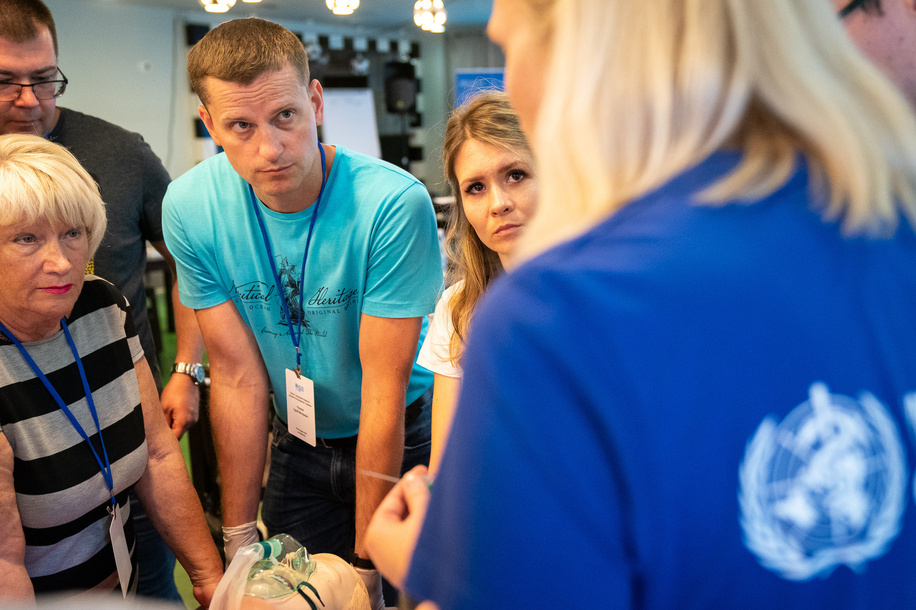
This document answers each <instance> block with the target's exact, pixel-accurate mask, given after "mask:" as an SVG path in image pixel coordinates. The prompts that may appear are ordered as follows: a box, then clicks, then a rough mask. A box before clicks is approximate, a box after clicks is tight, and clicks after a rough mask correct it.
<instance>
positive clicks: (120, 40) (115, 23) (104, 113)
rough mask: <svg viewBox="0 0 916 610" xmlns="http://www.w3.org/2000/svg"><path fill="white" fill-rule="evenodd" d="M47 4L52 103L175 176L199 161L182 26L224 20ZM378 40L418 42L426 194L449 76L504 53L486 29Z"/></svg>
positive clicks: (62, 1)
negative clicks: (57, 90) (135, 139)
mask: <svg viewBox="0 0 916 610" xmlns="http://www.w3.org/2000/svg"><path fill="white" fill-rule="evenodd" d="M313 1H317V0H313ZM45 2H46V4H47V5H48V8H50V9H51V12H52V13H53V14H54V20H55V23H56V24H57V36H58V40H59V43H60V67H61V69H62V70H63V71H64V72H65V73H66V75H67V78H68V79H69V80H70V84H69V85H68V87H67V93H66V94H65V95H64V96H63V97H62V98H60V100H59V104H60V105H61V106H65V107H68V108H73V109H74V110H79V111H82V112H86V113H89V114H93V115H95V116H98V117H101V118H103V119H105V120H108V121H111V122H112V123H115V124H117V125H120V126H122V127H124V128H126V129H130V130H131V131H136V132H138V133H140V134H141V135H142V136H143V137H144V138H145V139H146V141H147V142H149V144H150V146H151V147H152V148H153V150H154V151H155V152H156V154H157V155H159V157H160V158H161V159H162V160H163V163H164V164H165V166H166V168H167V169H168V170H169V172H170V173H171V174H172V176H178V175H180V174H181V173H183V172H185V171H186V170H188V169H189V168H190V167H191V166H193V164H194V163H195V162H196V160H197V159H198V157H199V153H198V151H197V150H196V149H195V147H196V146H197V145H196V144H195V142H194V139H193V138H194V134H193V118H194V117H195V116H196V111H195V108H196V101H195V98H194V97H193V95H191V94H190V92H189V87H188V82H187V75H186V73H185V60H186V51H187V50H186V48H185V40H184V36H185V33H184V24H185V22H186V21H190V22H192V23H209V24H210V25H216V24H218V23H220V22H222V21H224V20H225V19H227V18H230V17H228V16H208V15H202V14H200V13H187V12H185V11H176V10H172V9H164V8H151V7H142V6H135V5H123V4H116V3H113V2H110V1H106V0H45ZM235 16H236V17H239V16H242V15H241V14H237V15H235ZM281 23H282V24H283V25H285V26H286V27H289V28H290V29H292V30H294V31H300V32H302V31H314V30H316V26H315V25H314V24H303V23H296V22H292V23H290V22H281ZM317 29H318V30H319V31H320V33H322V34H335V33H340V34H344V35H354V34H355V35H359V36H372V35H373V33H372V32H367V31H365V30H361V31H359V32H354V31H352V30H348V29H347V28H339V27H338V28H334V27H329V26H325V25H322V26H320V27H318V28H317ZM384 35H385V36H387V37H388V38H391V39H398V38H404V37H406V38H410V39H413V40H415V41H419V43H420V45H421V58H420V62H419V64H420V65H419V66H418V70H417V73H418V76H419V77H420V78H421V79H422V91H421V95H420V105H421V107H420V110H421V112H422V113H423V127H422V128H421V129H418V130H415V131H414V135H413V143H414V144H415V145H420V146H423V148H424V151H425V157H426V161H425V162H421V163H416V164H414V165H413V166H412V170H413V171H414V173H416V174H417V176H418V177H419V178H420V179H421V180H423V181H424V182H426V183H427V185H428V186H429V187H430V188H431V189H432V190H434V191H441V190H442V189H443V185H442V181H441V166H440V162H439V157H440V156H441V147H442V132H443V130H444V126H445V118H446V116H447V113H448V112H449V110H450V109H451V104H452V102H453V97H454V91H453V89H454V82H455V81H454V71H455V70H456V69H458V68H479V67H490V66H493V65H502V64H501V63H500V62H501V61H502V56H501V55H500V54H499V53H498V51H496V52H495V53H494V50H493V49H495V47H493V45H491V44H490V43H489V42H488V41H486V37H485V35H484V34H483V28H481V29H480V30H479V31H464V32H459V33H451V32H447V33H446V35H445V36H443V35H438V34H429V33H424V32H420V31H419V30H416V31H414V28H410V29H409V30H408V31H403V32H386V33H385V34H384Z"/></svg>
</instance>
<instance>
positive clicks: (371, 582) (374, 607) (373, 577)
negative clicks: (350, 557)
mask: <svg viewBox="0 0 916 610" xmlns="http://www.w3.org/2000/svg"><path fill="white" fill-rule="evenodd" d="M356 573H357V574H359V577H360V578H362V579H363V584H364V585H366V592H368V593H369V609H370V610H385V598H384V597H383V596H382V575H381V574H379V573H378V570H367V569H365V568H356Z"/></svg>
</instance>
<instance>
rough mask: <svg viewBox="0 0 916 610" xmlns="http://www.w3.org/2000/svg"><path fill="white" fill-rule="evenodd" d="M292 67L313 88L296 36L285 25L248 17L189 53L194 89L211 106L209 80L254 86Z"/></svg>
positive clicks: (214, 31)
mask: <svg viewBox="0 0 916 610" xmlns="http://www.w3.org/2000/svg"><path fill="white" fill-rule="evenodd" d="M286 66H292V67H293V68H295V70H296V72H297V73H298V74H299V82H301V83H302V84H303V85H306V86H307V85H308V84H309V58H308V54H307V53H306V51H305V47H304V46H303V45H302V41H301V40H299V39H298V38H297V37H296V35H295V34H293V33H292V32H290V31H289V30H287V29H286V28H285V27H283V26H282V25H279V24H276V23H273V22H272V21H267V20H266V19H258V18H257V17H246V18H244V19H234V20H231V21H226V22H225V23H221V24H220V25H218V26H217V27H215V28H213V29H212V30H210V31H209V32H207V34H206V35H205V36H204V37H203V38H201V39H200V41H199V42H198V43H197V44H195V45H194V47H193V48H192V49H191V52H190V53H188V78H189V79H190V81H191V89H192V90H193V91H194V93H196V94H197V97H199V98H200V101H201V102H203V103H204V105H206V104H207V90H206V87H204V81H205V80H206V78H207V77H208V76H209V77H212V78H215V79H218V80H222V81H226V82H230V83H238V84H240V85H250V84H251V83H253V82H254V81H255V80H256V79H257V78H258V77H259V76H261V75H262V74H265V73H268V72H277V71H279V70H282V69H283V68H285V67H286Z"/></svg>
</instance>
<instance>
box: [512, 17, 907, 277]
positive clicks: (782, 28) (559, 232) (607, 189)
mask: <svg viewBox="0 0 916 610" xmlns="http://www.w3.org/2000/svg"><path fill="white" fill-rule="evenodd" d="M525 1H527V2H529V3H531V4H532V5H534V8H535V9H536V10H535V11H533V12H534V13H535V14H537V15H538V17H537V18H538V19H540V20H541V21H540V23H537V24H535V27H538V28H540V29H542V31H543V33H542V38H543V40H544V44H545V45H548V49H549V53H548V54H549V57H550V59H549V62H548V64H549V65H546V66H544V71H545V73H546V74H549V75H551V76H550V81H549V87H547V88H546V90H545V91H544V92H543V95H542V97H541V98H540V106H539V108H538V116H537V120H536V122H535V125H534V128H533V131H534V134H533V136H532V143H533V145H534V150H535V152H536V155H537V158H538V163H539V165H540V166H541V167H549V168H550V171H549V172H542V173H541V175H540V176H539V181H540V201H541V205H540V206H539V209H538V213H537V214H536V215H535V217H534V218H533V220H532V221H531V223H530V224H529V225H528V227H527V230H526V233H525V235H524V236H523V237H522V238H521V240H520V243H519V245H518V248H517V254H518V255H519V259H525V258H528V257H530V256H533V255H535V254H537V253H539V252H541V251H543V250H545V249H547V248H549V247H550V246H552V245H555V244H557V243H558V242H560V241H563V240H565V239H568V238H570V237H573V236H575V235H577V234H580V233H581V232H583V231H585V230H587V229H588V228H590V227H591V226H593V225H595V224H596V223H598V222H600V221H601V220H603V219H605V218H607V217H608V216H609V215H611V214H613V213H614V212H615V211H617V210H618V209H620V208H621V207H623V206H625V205H626V204H627V203H628V202H630V201H632V200H633V199H635V198H638V197H639V196H641V195H643V194H644V193H646V192H648V191H650V190H652V189H654V188H656V187H658V186H660V185H661V184H663V183H665V182H666V181H668V180H669V179H671V178H672V177H674V176H675V175H677V174H679V173H681V172H683V171H684V170H685V169H688V168H689V167H691V166H694V165H696V164H697V163H699V162H700V161H702V160H703V159H705V158H706V157H707V156H709V155H710V154H711V153H713V152H714V151H716V150H718V149H723V148H733V149H737V150H740V151H742V152H743V155H742V161H741V162H740V163H739V165H738V167H737V168H736V169H735V170H734V171H733V172H731V173H730V174H729V175H727V176H725V177H724V178H723V179H722V180H720V181H719V182H718V183H716V184H714V185H713V186H712V187H710V188H708V189H706V190H705V191H703V192H701V193H696V194H695V199H696V201H697V202H698V203H703V204H708V205H721V204H726V203H730V202H735V201H741V202H745V203H747V202H752V201H754V200H756V199H759V198H761V197H764V196H765V195H767V194H769V193H772V192H773V191H774V190H776V189H777V188H779V187H780V186H781V185H782V184H784V183H785V182H786V180H787V178H788V177H789V176H790V174H791V173H792V171H793V169H794V168H795V166H796V162H797V155H798V154H799V153H800V154H801V155H803V156H804V157H805V158H806V160H807V161H808V163H809V166H810V168H811V170H812V175H813V183H814V184H815V187H816V188H817V189H818V191H819V192H818V196H819V197H820V198H821V199H822V200H823V201H824V206H823V215H824V217H825V219H827V220H836V221H839V222H841V223H842V227H843V229H844V230H845V232H846V233H847V234H852V233H869V234H881V233H886V232H888V231H891V230H893V227H895V226H896V224H897V222H898V220H899V216H900V214H901V213H902V214H903V215H904V216H905V217H906V218H907V219H908V220H909V222H910V223H911V224H913V223H914V221H916V171H914V170H916V122H914V119H913V116H912V114H911V111H910V108H909V107H908V106H907V103H906V102H905V101H904V99H903V97H902V96H901V95H899V94H898V93H897V91H896V90H895V89H894V88H893V85H891V84H890V82H889V81H887V80H886V79H885V78H884V77H883V76H881V75H880V73H879V72H878V70H877V69H876V68H875V67H873V66H872V65H871V64H870V63H869V62H868V61H867V60H866V59H865V58H864V57H863V56H862V55H861V54H860V53H859V52H858V50H857V49H856V48H855V47H854V46H853V44H852V42H851V41H850V40H849V38H848V37H847V36H846V34H845V32H844V31H843V29H842V26H841V24H840V22H839V20H838V19H837V17H836V16H835V15H834V14H833V12H832V10H831V6H830V3H829V2H826V1H825V0H766V1H765V2H763V1H760V0H652V1H651V2H646V1H645V0H614V1H613V2H607V1H606V0H525ZM573 92H574V94H573ZM558 117H560V118H558ZM529 135H532V134H529Z"/></svg>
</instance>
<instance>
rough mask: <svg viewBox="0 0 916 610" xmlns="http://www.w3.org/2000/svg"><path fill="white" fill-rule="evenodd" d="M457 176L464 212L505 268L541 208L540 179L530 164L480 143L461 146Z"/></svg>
mask: <svg viewBox="0 0 916 610" xmlns="http://www.w3.org/2000/svg"><path fill="white" fill-rule="evenodd" d="M455 176H456V177H457V178H458V188H459V190H460V193H461V206H462V208H463V209H464V213H465V215H466V216H467V218H468V221H469V222H470V223H471V226H472V227H473V228H474V231H475V232H476V233H477V236H478V237H479V238H480V241H481V242H483V245H485V246H486V247H487V248H489V249H491V250H493V251H494V252H496V253H497V254H498V255H499V258H500V260H501V261H502V262H503V265H505V264H506V261H507V260H508V257H509V255H511V254H512V251H513V250H514V248H515V243H516V242H517V241H518V238H519V236H520V235H521V232H522V228H523V227H524V226H525V225H526V224H527V223H528V219H530V218H531V215H532V214H534V210H535V207H536V206H537V180H536V179H535V177H534V173H533V170H532V168H531V164H530V162H529V161H527V160H525V159H523V158H522V157H520V156H519V155H517V154H515V153H512V152H509V151H508V150H505V149H503V148H499V147H496V146H493V145H491V144H486V143H484V142H480V141H478V140H468V141H467V142H465V143H464V144H462V145H461V148H460V149H459V150H458V155H457V157H456V158H455Z"/></svg>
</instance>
